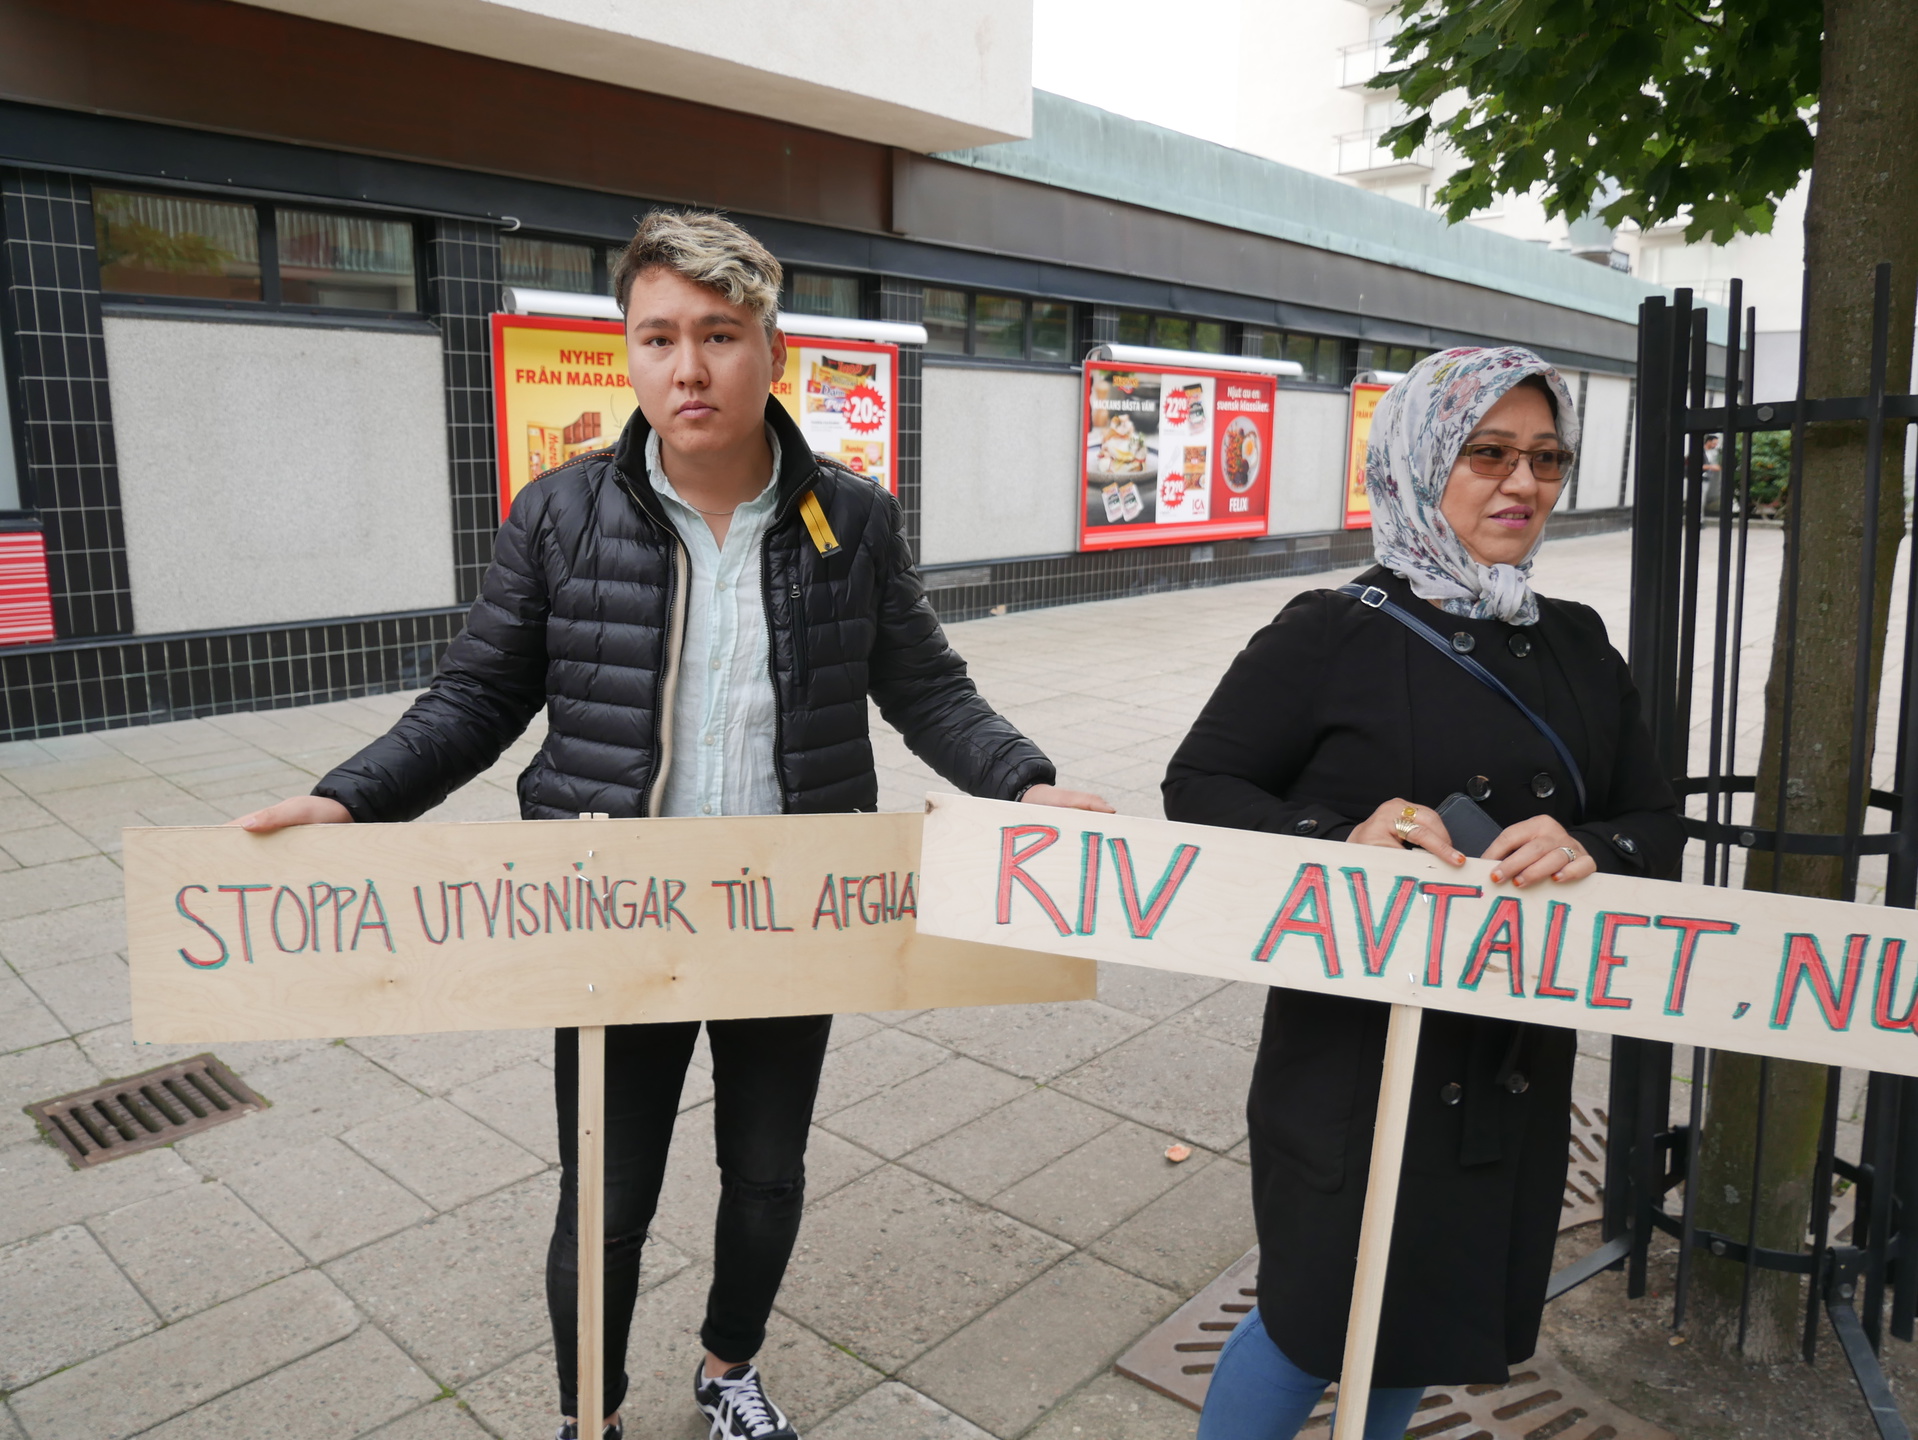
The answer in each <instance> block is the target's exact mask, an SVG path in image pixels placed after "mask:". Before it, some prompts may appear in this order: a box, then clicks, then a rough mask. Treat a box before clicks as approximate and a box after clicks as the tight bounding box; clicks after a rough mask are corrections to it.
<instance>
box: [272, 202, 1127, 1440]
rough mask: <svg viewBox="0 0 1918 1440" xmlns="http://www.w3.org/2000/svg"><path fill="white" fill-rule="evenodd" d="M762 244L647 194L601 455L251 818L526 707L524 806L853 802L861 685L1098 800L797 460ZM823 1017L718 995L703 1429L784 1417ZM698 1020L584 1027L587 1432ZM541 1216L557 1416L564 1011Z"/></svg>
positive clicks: (903, 712) (774, 274) (508, 531)
mask: <svg viewBox="0 0 1918 1440" xmlns="http://www.w3.org/2000/svg"><path fill="white" fill-rule="evenodd" d="M780 284H781V272H780V265H779V262H778V261H777V260H775V259H774V258H773V257H772V255H770V254H769V253H768V252H767V251H766V250H765V249H764V248H763V247H762V246H761V245H760V244H759V243H758V242H757V241H756V240H754V239H753V238H752V237H751V236H750V235H748V234H747V233H746V232H745V231H744V230H742V229H740V228H739V227H738V226H737V225H735V224H733V223H732V222H730V221H728V220H726V219H724V218H722V217H720V216H718V215H712V214H674V213H668V212H665V211H655V212H654V213H653V214H651V215H649V216H647V217H646V219H645V220H644V221H643V222H642V223H641V225H640V227H639V230H638V233H637V234H635V235H634V237H633V239H632V242H631V243H630V244H629V245H628V246H627V247H626V250H625V252H624V253H623V254H622V255H621V256H620V259H619V263H618V267H617V269H616V271H615V274H614V293H615V294H616V296H617V297H618V300H619V303H620V307H621V310H622V312H623V313H624V315H625V317H626V339H627V347H628V368H629V373H630V375H631V378H632V383H633V391H634V395H635V398H636V399H637V400H638V404H639V408H638V410H637V411H636V412H635V413H634V415H633V417H632V419H631V421H630V423H629V424H628V425H627V427H626V430H625V433H624V434H623V435H621V437H620V439H619V442H618V444H617V445H616V446H614V447H613V448H612V449H611V450H610V451H607V450H600V451H593V452H590V453H589V454H586V455H583V456H580V457H579V458H577V459H575V460H572V461H570V462H568V463H567V464H565V465H562V466H560V467H559V468H558V469H557V470H553V471H550V472H548V473H547V474H546V475H544V476H542V477H541V478H540V479H538V480H537V481H535V482H534V483H533V484H531V485H529V486H527V487H526V489H524V490H523V491H522V492H521V493H520V494H519V496H518V498H517V499H516V500H515V501H514V503H513V508H512V513H511V514H510V515H509V516H508V517H507V520H506V523H505V524H504V525H503V526H501V528H500V532H499V537H498V541H497V543H496V545H495V548H494V557H493V563H492V565H491V567H490V568H489V569H488V570H487V573H486V578H485V581H484V583H483V585H482V587H481V592H480V596H479V599H478V600H477V601H475V602H474V605H473V609H472V612H471V614H470V615H469V616H468V619H467V623H466V628H465V629H464V630H462V631H461V632H460V634H459V636H458V637H457V638H456V639H455V640H454V641H453V643H452V644H451V646H449V647H448V649H447V652H446V656H445V658H444V659H443V660H442V661H441V664H440V668H439V673H438V674H437V675H436V676H435V677H434V680H433V683H432V685H431V686H430V687H428V689H427V690H426V692H425V693H424V694H423V695H422V696H421V697H420V698H419V699H418V700H417V701H416V702H415V703H414V704H413V706H412V708H411V709H409V710H408V711H407V713H406V714H405V715H404V716H403V717H401V719H400V720H399V722H398V723H397V724H395V725H394V726H393V728H392V730H390V731H389V732H388V733H387V734H386V735H384V736H382V737H381V738H380V739H378V740H375V741H374V742H373V743H372V744H371V745H368V746H367V747H366V748H365V749H364V750H362V751H360V753H359V754H357V755H355V756H354V757H353V758H352V759H350V760H348V761H347V762H346V763H345V764H343V765H341V766H339V767H338V768H337V769H335V770H334V771H332V772H331V773H330V774H328V775H327V776H326V777H325V778H324V779H322V780H321V781H320V783H319V784H318V785H317V786H315V787H314V790H313V793H312V794H311V795H308V796H301V797H298V798H296V799H291V800H285V801H282V802H280V803H279V804H277V805H273V806H270V807H268V808H267V809H265V810H261V811H258V812H256V813H254V814H252V815H248V816H245V817H242V818H241V819H240V820H239V821H236V822H235V823H236V824H240V825H243V826H245V827H246V828H248V829H251V830H254V831H260V832H264V831H271V830H275V829H279V828H281V827H283V826H286V825H298V824H313V823H338V822H344V821H362V822H364V821H396V820H410V819H413V818H414V817H416V816H418V815H420V814H422V813H423V812H425V811H427V810H429V809H431V808H432V807H433V806H435V805H437V804H439V802H440V801H441V800H443V799H445V798H446V796H447V795H448V794H449V793H450V792H451V791H453V790H454V789H456V788H457V787H459V786H460V785H463V784H465V783H466V782H467V781H468V780H471V779H472V778H473V777H474V776H475V775H477V774H479V773H480V772H481V771H483V770H485V769H486V768H487V767H488V766H490V765H491V764H492V763H493V762H494V761H495V760H497V759H498V758H499V755H500V753H501V752H502V751H503V750H504V749H505V748H506V746H507V745H509V744H511V743H512V741H513V740H514V739H515V738H516V737H517V736H518V735H519V734H520V733H521V732H522V731H523V730H524V729H525V728H526V726H527V725H528V724H529V723H530V722H531V720H532V719H533V717H534V716H535V715H536V714H538V713H539V712H540V710H541V709H542V708H543V709H544V710H545V711H546V716H547V726H548V729H547V735H546V741H545V743H544V744H543V745H542V746H541V747H540V750H539V753H538V755H536V756H535V757H534V759H533V762H532V763H531V764H530V765H529V766H528V767H527V769H526V771H525V773H524V774H522V775H521V776H520V781H519V796H520V809H521V813H522V814H523V815H524V816H525V817H526V818H527V819H529V820H533V819H570V818H573V817H576V816H578V815H580V814H581V813H583V812H605V813H607V814H610V815H612V816H614V817H615V818H621V817H636V816H691V815H769V814H780V813H782V812H783V813H804V814H819V813H825V812H833V811H852V810H873V809H875V808H877V804H878V779H877V776H876V775H875V773H874V770H873V756H872V745H871V740H870V737H869V735H868V731H867V697H868V696H870V697H871V698H872V699H873V700H874V701H876V702H877V703H878V706H879V710H880V713H881V714H882V715H883V716H884V717H885V718H886V720H887V721H888V722H890V723H891V724H892V725H894V726H895V727H897V728H898V730H899V731H900V732H901V733H902V734H903V735H904V736H905V739H906V742H907V744H908V745H909V746H911V748H912V750H913V751H914V753H915V754H917V755H918V756H919V757H920V758H921V759H923V760H924V761H925V762H926V763H927V764H928V765H930V766H931V767H932V768H933V769H934V770H936V771H937V772H938V773H939V774H940V775H942V776H944V777H945V778H946V779H947V780H948V781H949V782H951V783H952V784H953V785H955V786H958V787H959V788H961V789H963V790H966V791H968V792H970V793H972V794H974V795H985V796H991V797H994V798H997V799H1002V800H1021V799H1023V800H1026V801H1030V802H1034V803H1038V804H1049V805H1063V806H1071V807H1075V808H1080V809H1087V810H1100V811H1109V810H1110V808H1111V807H1110V806H1108V805H1106V804H1105V802H1104V801H1102V800H1100V799H1099V798H1098V797H1096V796H1093V795H1088V794H1083V793H1080V792H1077V791H1070V790H1061V789H1059V788H1058V787H1057V786H1056V785H1055V784H1054V783H1053V782H1054V780H1055V778H1056V776H1055V774H1054V771H1053V767H1052V765H1051V763H1050V762H1049V761H1048V760H1047V759H1046V757H1045V756H1044V755H1043V754H1041V753H1040V751H1039V749H1038V747H1037V746H1035V745H1033V744H1032V742H1031V741H1029V740H1027V739H1026V738H1025V737H1024V736H1023V735H1021V734H1020V733H1019V731H1018V730H1017V729H1015V728H1014V727H1013V726H1012V725H1011V724H1010V723H1009V722H1008V721H1006V720H1005V719H1003V718H1002V717H1001V716H999V715H998V714H997V713H995V712H994V711H993V709H992V707H991V706H990V705H988V704H987V703H986V701H985V700H984V699H982V698H981V697H980V695H979V693H978V691H977V689H976V688H975V687H974V685H973V683H972V681H971V680H969V679H968V678H967V676H966V670H965V665H964V663H963V662H962V661H961V660H960V658H959V656H958V655H956V654H955V653H954V652H953V650H952V648H951V646H950V645H948V644H947V643H946V637H945V634H944V632H943V631H942V630H941V629H940V626H939V622H938V619H937V617H936V616H935V615H934V614H933V611H932V607H931V605H930V604H929V603H928V602H927V599H926V594H925V589H924V586H923V585H922V584H921V581H920V578H919V574H918V571H917V569H916V568H915V566H914V564H913V560H912V552H911V550H910V548H909V546H908V544H907V541H906V538H905V534H904V530H903V526H902V519H901V512H900V508H899V504H898V502H897V501H896V500H894V499H893V497H892V496H891V495H890V494H888V493H887V492H886V491H884V490H882V489H880V488H879V487H878V486H876V485H874V484H873V483H872V482H871V481H869V480H866V479H864V478H862V477H860V476H857V475H855V474H853V473H852V472H851V471H849V470H846V469H844V468H842V467H840V466H838V465H836V464H833V463H831V462H829V461H825V460H821V459H820V458H818V457H816V456H815V455H814V454H813V453H812V451H811V450H810V449H809V448H808V447H807V444H806V441H805V439H804V437H803V436H802V435H801V434H800V432H799V429H798V427H797V426H796V425H795V424H794V422H793V421H792V420H791V418H790V417H789V416H788V415H787V413H786V411H785V410H784V409H783V408H781V407H780V406H779V405H778V404H777V403H776V402H775V401H774V400H773V399H772V398H771V387H772V384H773V381H774V380H775V379H776V378H777V377H778V376H779V375H780V374H781V373H782V371H783V369H784V365H785V339H784V337H783V336H782V335H781V334H780V333H779V330H778V328H777V321H778V305H779V293H780ZM831 1026H832V1018H831V1017H830V1016H824V1015H819V1016H805V1017H798V1018H781V1019H766V1020H727V1021H713V1022H709V1023H708V1024H707V1026H706V1029H707V1035H708V1039H709V1042H710V1044H711V1048H712V1064H713V1084H714V1092H715V1094H714V1113H715V1142H716V1148H717V1151H718V1162H719V1169H720V1177H721V1190H720V1201H719V1212H718V1217H717V1222H716V1233H715V1243H714V1256H713V1280H712V1287H711V1290H710V1293H709V1296H708V1300H707V1309H706V1319H705V1323H704V1325H703V1326H702V1328H701V1332H700V1336H701V1342H702V1343H703V1344H704V1346H705V1348H706V1355H705V1358H704V1360H703V1362H702V1363H701V1364H700V1366H699V1369H698V1371H697V1373H696V1374H695V1375H694V1377H693V1395H694V1399H695V1401H696V1403H697V1404H698V1406H699V1408H700V1410H701V1411H702V1412H703V1413H704V1415H705V1416H706V1418H707V1420H708V1421H709V1422H710V1423H711V1425H712V1427H713V1428H712V1434H713V1436H714V1437H715V1440H721V1437H723V1440H796V1431H795V1430H794V1428H793V1426H792V1423H791V1422H790V1420H788V1418H787V1417H786V1415H785V1412H784V1411H782V1410H781V1409H780V1408H779V1406H777V1405H776V1404H774V1403H773V1401H772V1400H771V1398H770V1397H769V1396H768V1395H767V1394H766V1391H765V1388H764V1386H763V1384H762V1381H761V1378H760V1375H759V1372H758V1370H757V1368H756V1367H755V1366H754V1365H753V1364H752V1360H753V1356H754V1355H755V1353H756V1352H757V1351H758V1350H759V1348H760V1346H761V1345H762V1344H763V1343H764V1340H765V1334H766V1322H767V1319H768V1317H769V1315H770V1314H771V1311H772V1305H773V1299H774V1296H775V1295H776V1294H777V1292H778V1290H779V1285H780V1282H781V1280H782V1279H783V1277H784V1275H785V1271H786V1264H787V1261H788V1259H789V1258H790V1256H791V1254H792V1248H793V1244H794V1241H795V1239H796V1238H797V1236H798V1233H799V1222H800V1213H801V1210H802V1207H803V1205H804V1201H805V1152H806V1137H807V1131H808V1127H809V1126H810V1124H811V1120H812V1109H813V1101H814V1097H815V1094H816V1092H817V1089H818V1085H819V1074H820V1068H821V1065H822V1064H823V1062H824V1059H825V1054H826V1043H827V1039H828V1036H829V1033H830V1031H831ZM699 1029H700V1026H699V1023H698V1022H688V1023H684V1024H666V1025H616V1026H611V1027H609V1028H608V1031H607V1036H606V1091H607V1103H606V1136H607V1158H606V1207H605V1208H606V1292H605V1293H606V1307H605V1309H606V1330H605V1346H606V1356H607V1362H608V1363H607V1366H606V1369H607V1381H606V1391H605V1394H604V1396H603V1397H602V1403H603V1410H602V1412H601V1413H603V1414H605V1415H609V1416H612V1417H613V1418H612V1419H611V1420H610V1421H609V1422H608V1423H607V1425H606V1429H605V1434H606V1436H608V1437H614V1440H617V1437H619V1436H620V1435H621V1434H622V1433H623V1431H622V1425H621V1421H620V1418H619V1415H618V1412H619V1409H620V1406H621V1405H622V1404H623V1403H624V1401H625V1398H626V1389H627V1379H626V1375H625V1373H624V1370H623V1368H622V1364H621V1362H622V1361H623V1360H624V1358H625V1354H626V1342H627V1334H628V1331H629V1329H630V1327H631V1324H632V1317H633V1307H634V1303H635V1300H636V1297H637V1294H638V1286H639V1265H640V1250H641V1247H642V1246H643V1245H644V1243H645V1240H646V1229H647V1226H648V1225H649V1224H650V1223H651V1221H652V1217H653V1211H654V1208H655V1207H656V1205H657V1203H658V1199H659V1191H660V1185H661V1182H662V1181H663V1179H664V1176H665V1169H666V1157H667V1150H668V1147H669V1146H670V1144H671V1141H672V1132H673V1122H674V1118H675V1115H676V1114H677V1111H678V1108H679V1095H680V1088H681V1085H682V1082H683V1080H684V1078H685V1074H686V1067H687V1064H688V1062H689V1061H690V1059H691V1058H692V1054H693V1047H694V1044H695V1042H696V1041H697V1039H698V1036H699ZM556 1042H557V1044H556V1051H555V1060H556V1063H555V1067H554V1084H555V1093H556V1096H557V1101H558V1108H559V1142H560V1154H561V1172H560V1202H559V1213H558V1217H557V1220H556V1222H555V1225H554V1230H553V1239H552V1244H551V1247H550V1249H549V1251H548V1255H547V1268H546V1276H547V1303H548V1307H549V1309H550V1311H551V1316H552V1324H553V1348H554V1358H555V1361H556V1363H557V1366H558V1371H559V1392H560V1410H561V1413H562V1415H563V1416H564V1417H566V1418H565V1420H564V1423H563V1424H562V1425H561V1428H560V1432H559V1433H560V1437H561V1440H577V1432H578V1426H577V1422H576V1420H575V1419H574V1418H573V1417H575V1416H577V1414H578V1406H577V1397H576V1395H575V1385H576V1384H577V1376H578V1356H577V1353H576V1349H577V1346H576V1328H575V1327H576V1316H577V1294H578V1289H577V1287H578V1274H577V1259H578V1253H579V1247H578V1240H577V1235H576V1231H575V1214H576V1208H577V1206H576V1195H577V1192H576V1183H577V1181H576V1164H575V1161H576V1141H575V1103H576V1096H577V1084H578V1079H577V1074H578V1072H577V1063H578V1060H577V1056H578V1050H577V1044H576V1040H575V1032H573V1031H571V1030H561V1031H559V1032H558V1034H557V1036H556Z"/></svg>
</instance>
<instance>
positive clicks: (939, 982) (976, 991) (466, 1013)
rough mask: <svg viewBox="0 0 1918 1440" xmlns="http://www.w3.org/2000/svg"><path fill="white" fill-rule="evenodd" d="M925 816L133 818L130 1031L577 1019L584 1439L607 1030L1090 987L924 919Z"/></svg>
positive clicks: (172, 1035)
mask: <svg viewBox="0 0 1918 1440" xmlns="http://www.w3.org/2000/svg"><path fill="white" fill-rule="evenodd" d="M922 824H923V817H922V816H920V815H917V814H906V815H807V816H800V815H774V816H754V817H736V818H715V819H684V820H681V819H673V820H609V819H581V820H541V821H513V822H504V823H498V824H463V825H444V824H413V825H311V826H302V827H299V828H296V829H290V830H282V831H280V832H278V833H276V834H272V835H253V834H250V833H248V832H247V831H244V830H235V829H229V828H226V827H185V828H157V829H138V830H126V831H123V832H122V836H123V840H124V853H123V860H124V864H125V868H126V906H127V940H128V946H129V952H128V959H129V961H130V962H131V967H132V982H133V1032H134V1036H135V1038H136V1039H139V1040H151V1041H170V1042H176V1043H190V1044H199V1043H203V1042H209V1041H220V1040H288V1039H303V1038H307V1037H313V1036H335V1035H389V1034H411V1033H417V1032H424V1031H434V1030H507V1029H519V1028H522V1027H527V1026H543V1025H552V1026H578V1027H579V1056H580V1065H579V1129H578V1138H579V1144H578V1166H577V1178H578V1188H579V1206H578V1216H577V1228H578V1232H579V1254H580V1264H579V1357H580V1366H579V1368H580V1379H579V1386H578V1394H579V1401H580V1408H581V1412H582V1413H581V1415H580V1417H579V1419H580V1426H579V1433H580V1434H582V1435H587V1436H597V1435H598V1434H599V1432H600V1420H601V1418H602V1417H601V1415H600V1413H599V1409H598V1405H599V1398H600V1394H601V1380H602V1377H603V1375H604V1361H605V1357H604V1356H603V1355H602V1354H601V1348H602V1347H601V1334H602V1331H601V1320H602V1316H603V1313H604V1305H605V1296H604V1287H603V1284H602V1274H601V1271H602V1264H603V1256H604V1253H605V1220H604V1209H603V1198H604V1197H603V1190H604V1175H605V1170H604V1161H605V1133H604V1128H605V1126H604V1121H605V1074H606V1071H605V1058H606V1049H605V1040H606V1030H605V1027H606V1026H608V1025H622V1024H633V1023H640V1022H653V1021H665V1020H725V1019H738V1018H746V1017H753V1016H771V1015H819V1014H839V1013H846V1012H857V1011H862V1010H915V1009H930V1008H934V1007H950V1006H962V1005H1007V1004H1017V1003H1026V1002H1032V1001H1043V1000H1085V999H1091V998H1092V996H1093V995H1094V994H1095V993H1096V990H1097V977H1096V971H1095V969H1094V966H1093V962H1092V961H1090V960H1087V959H1084V958H1081V957H1077V956H1059V955H1051V954H1031V955H1028V954H1023V953H1021V952H1019V951H1017V950H1011V949H1006V948H1003V947H1002V946H1000V945H998V944H993V945H972V944H967V943H964V942H959V941H950V940H939V939H933V938H931V937H928V936H924V935H921V934H919V933H918V929H917V924H916V916H917V912H918V908H919V902H918V895H919V874H918V871H919V837H920V829H921V826H922Z"/></svg>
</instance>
